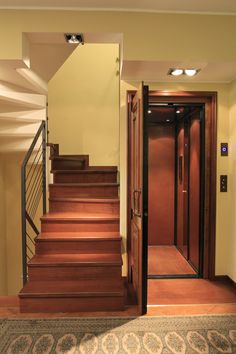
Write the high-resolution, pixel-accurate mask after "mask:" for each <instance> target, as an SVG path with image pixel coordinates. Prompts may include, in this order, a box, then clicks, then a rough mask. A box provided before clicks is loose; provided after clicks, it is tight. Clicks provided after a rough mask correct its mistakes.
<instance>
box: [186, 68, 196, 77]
mask: <svg viewBox="0 0 236 354" xmlns="http://www.w3.org/2000/svg"><path fill="white" fill-rule="evenodd" d="M198 71H199V70H197V69H185V70H184V73H185V74H186V75H187V76H194V75H196V74H197V73H198Z"/></svg>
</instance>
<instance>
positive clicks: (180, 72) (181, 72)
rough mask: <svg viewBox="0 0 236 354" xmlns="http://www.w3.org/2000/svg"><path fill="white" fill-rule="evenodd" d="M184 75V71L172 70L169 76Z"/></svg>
mask: <svg viewBox="0 0 236 354" xmlns="http://www.w3.org/2000/svg"><path fill="white" fill-rule="evenodd" d="M183 73H184V70H183V69H170V70H169V75H173V76H179V75H182V74H183Z"/></svg>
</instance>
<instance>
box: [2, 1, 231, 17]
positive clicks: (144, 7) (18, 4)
mask: <svg viewBox="0 0 236 354" xmlns="http://www.w3.org/2000/svg"><path fill="white" fill-rule="evenodd" d="M0 8H19V9H20V8H51V9H70V8H71V9H100V10H109V9H110V10H131V11H157V12H193V13H225V14H226V13H227V14H236V0H20V1H19V0H0Z"/></svg>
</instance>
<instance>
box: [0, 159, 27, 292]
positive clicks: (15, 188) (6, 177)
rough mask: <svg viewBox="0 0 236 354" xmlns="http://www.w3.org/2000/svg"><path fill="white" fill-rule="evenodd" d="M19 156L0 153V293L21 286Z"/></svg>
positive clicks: (20, 161) (17, 288)
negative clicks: (0, 154)
mask: <svg viewBox="0 0 236 354" xmlns="http://www.w3.org/2000/svg"><path fill="white" fill-rule="evenodd" d="M22 159H23V155H22V154H21V153H19V154H9V155H8V154H7V155H4V156H3V155H2V156H1V158H0V166H1V168H0V171H1V172H0V193H1V206H0V208H1V210H0V224H1V225H0V226H1V229H0V230H1V233H0V262H1V272H0V274H1V278H0V293H1V294H2V295H13V294H17V293H18V292H19V290H20V289H21V287H22V273H21V198H20V195H21V189H20V188H21V184H20V182H21V178H20V167H21V163H22ZM2 180H3V181H4V184H2ZM2 187H3V188H2ZM3 218H4V220H3ZM1 221H2V223H1Z"/></svg>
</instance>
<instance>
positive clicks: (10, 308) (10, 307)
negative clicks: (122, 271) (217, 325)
mask: <svg viewBox="0 0 236 354" xmlns="http://www.w3.org/2000/svg"><path fill="white" fill-rule="evenodd" d="M204 314H208V315H212V314H214V315H215V314H236V303H219V304H191V305H157V306H156V305H148V309H147V314H146V316H176V315H204ZM130 316H135V317H136V316H138V309H137V307H136V306H134V305H129V306H126V307H125V310H124V311H119V312H118V311H116V312H78V313H46V314H45V313H20V309H19V301H18V298H17V296H0V318H57V317H65V318H70V317H130Z"/></svg>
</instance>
